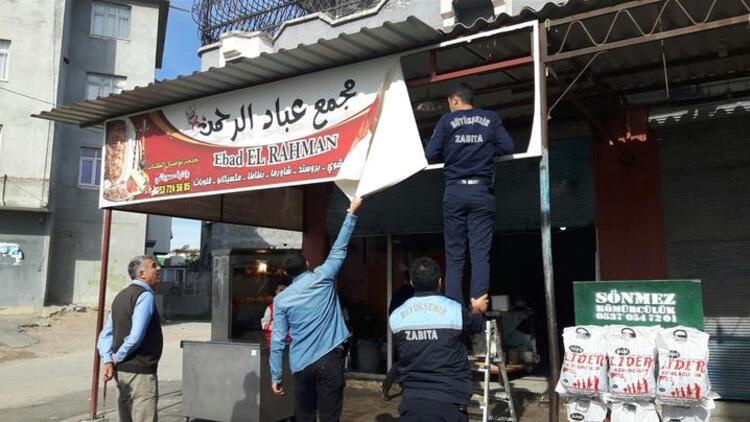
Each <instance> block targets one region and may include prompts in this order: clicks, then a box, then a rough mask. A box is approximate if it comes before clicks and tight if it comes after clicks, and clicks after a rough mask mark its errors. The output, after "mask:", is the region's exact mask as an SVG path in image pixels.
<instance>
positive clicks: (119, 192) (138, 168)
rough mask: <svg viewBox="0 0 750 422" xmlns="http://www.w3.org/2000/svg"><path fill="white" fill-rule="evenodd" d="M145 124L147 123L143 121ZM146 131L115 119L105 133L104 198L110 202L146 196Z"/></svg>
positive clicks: (108, 123)
mask: <svg viewBox="0 0 750 422" xmlns="http://www.w3.org/2000/svg"><path fill="white" fill-rule="evenodd" d="M141 123H142V124H143V125H145V124H146V122H145V121H142V122H141ZM145 129H146V126H141V129H140V130H138V129H136V127H135V126H134V125H133V122H132V121H128V120H124V119H122V120H112V121H109V122H107V125H106V130H105V137H106V138H105V143H104V145H105V156H104V183H103V185H102V196H103V197H104V199H106V200H108V201H111V202H123V201H127V200H130V199H132V198H134V197H135V196H136V195H138V194H141V193H144V192H145V191H146V190H147V188H148V176H147V175H146V174H145V172H144V164H145V156H144V144H145V140H144V137H145Z"/></svg>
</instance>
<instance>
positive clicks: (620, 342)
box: [604, 325, 659, 422]
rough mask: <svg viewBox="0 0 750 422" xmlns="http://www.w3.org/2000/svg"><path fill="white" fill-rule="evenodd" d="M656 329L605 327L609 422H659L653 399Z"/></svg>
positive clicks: (654, 391)
mask: <svg viewBox="0 0 750 422" xmlns="http://www.w3.org/2000/svg"><path fill="white" fill-rule="evenodd" d="M658 332H659V327H626V326H624V325H610V326H608V327H607V364H608V367H609V368H608V371H607V374H608V375H609V383H610V386H609V391H608V392H607V393H606V394H604V399H605V400H606V401H607V402H608V403H610V406H611V409H612V415H611V420H612V422H631V421H632V422H636V421H637V422H659V415H658V413H657V412H656V407H655V406H654V399H655V397H656V337H657V335H658Z"/></svg>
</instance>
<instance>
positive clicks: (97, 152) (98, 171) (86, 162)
mask: <svg viewBox="0 0 750 422" xmlns="http://www.w3.org/2000/svg"><path fill="white" fill-rule="evenodd" d="M101 175H102V150H101V148H91V147H81V162H80V165H79V169H78V185H79V186H85V187H97V186H99V180H100V179H101Z"/></svg>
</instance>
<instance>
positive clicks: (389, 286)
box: [385, 234, 393, 371]
mask: <svg viewBox="0 0 750 422" xmlns="http://www.w3.org/2000/svg"><path fill="white" fill-rule="evenodd" d="M386 239H387V242H388V246H387V249H386V276H385V280H386V281H385V282H386V287H385V292H386V293H385V321H386V324H385V325H386V327H385V330H386V332H387V333H388V354H387V357H386V370H388V371H390V370H391V366H393V333H392V332H391V327H390V324H389V323H388V318H389V317H390V314H388V309H389V308H390V306H391V300H392V299H393V236H391V235H390V234H389V235H388V236H387V237H386Z"/></svg>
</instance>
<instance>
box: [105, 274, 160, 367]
mask: <svg viewBox="0 0 750 422" xmlns="http://www.w3.org/2000/svg"><path fill="white" fill-rule="evenodd" d="M132 284H137V285H138V286H141V287H143V288H144V289H146V291H145V292H143V293H141V295H140V296H138V300H136V302H135V308H134V309H133V323H132V326H131V327H130V333H129V334H128V335H127V336H126V337H125V339H124V340H123V342H122V346H120V348H119V349H117V353H115V356H114V358H115V362H114V363H117V362H122V361H123V360H125V358H126V357H128V354H129V353H130V352H131V351H133V350H136V349H137V348H138V346H140V345H141V342H142V341H143V337H144V336H145V335H146V327H148V323H149V322H150V321H151V316H152V315H153V314H154V290H153V289H152V288H151V286H149V285H148V284H146V283H144V282H143V281H141V280H133V281H132ZM96 348H97V349H99V356H101V358H102V362H104V363H110V362H112V313H111V312H110V313H109V316H108V317H107V323H106V324H105V325H104V329H103V330H102V332H101V333H100V334H99V341H98V342H97V343H96Z"/></svg>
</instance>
